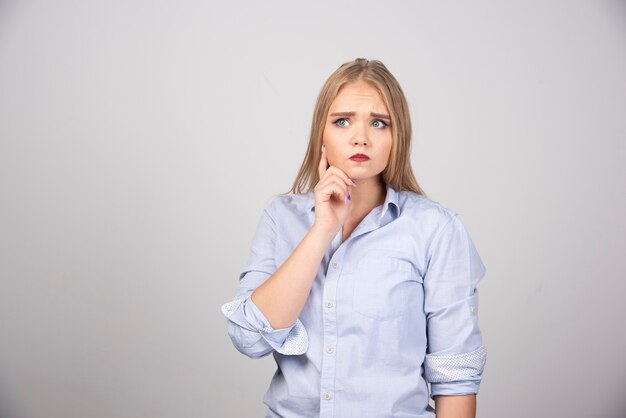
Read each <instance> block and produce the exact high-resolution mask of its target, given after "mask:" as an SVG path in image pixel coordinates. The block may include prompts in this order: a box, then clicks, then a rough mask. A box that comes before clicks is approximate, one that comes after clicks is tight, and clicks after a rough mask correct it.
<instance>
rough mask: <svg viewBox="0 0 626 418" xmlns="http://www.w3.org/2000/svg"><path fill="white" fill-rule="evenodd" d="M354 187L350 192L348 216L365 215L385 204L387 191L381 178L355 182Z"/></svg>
mask: <svg viewBox="0 0 626 418" xmlns="http://www.w3.org/2000/svg"><path fill="white" fill-rule="evenodd" d="M354 182H355V183H356V185H357V186H356V187H352V188H351V190H350V200H351V202H350V216H352V215H353V214H354V215H355V216H357V217H358V216H359V215H360V214H363V213H365V214H367V213H369V212H370V211H371V210H372V209H374V208H375V207H377V206H380V205H382V204H383V203H385V197H386V196H387V189H386V186H385V182H384V181H383V179H382V177H381V176H378V177H375V178H371V179H366V180H355V181H354Z"/></svg>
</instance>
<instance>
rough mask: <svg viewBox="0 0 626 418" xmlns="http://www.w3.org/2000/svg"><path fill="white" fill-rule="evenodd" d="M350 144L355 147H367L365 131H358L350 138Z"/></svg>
mask: <svg viewBox="0 0 626 418" xmlns="http://www.w3.org/2000/svg"><path fill="white" fill-rule="evenodd" d="M352 144H353V145H356V146H363V145H367V133H366V132H365V129H358V130H357V131H356V132H355V133H354V137H353V138H352Z"/></svg>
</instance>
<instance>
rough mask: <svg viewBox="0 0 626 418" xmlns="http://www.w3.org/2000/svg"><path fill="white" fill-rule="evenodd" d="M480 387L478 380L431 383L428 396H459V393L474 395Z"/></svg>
mask: <svg viewBox="0 0 626 418" xmlns="http://www.w3.org/2000/svg"><path fill="white" fill-rule="evenodd" d="M479 388H480V382H474V381H464V382H445V383H431V384H430V397H431V398H433V399H434V398H435V396H438V395H446V396H460V395H475V394H477V393H478V389H479Z"/></svg>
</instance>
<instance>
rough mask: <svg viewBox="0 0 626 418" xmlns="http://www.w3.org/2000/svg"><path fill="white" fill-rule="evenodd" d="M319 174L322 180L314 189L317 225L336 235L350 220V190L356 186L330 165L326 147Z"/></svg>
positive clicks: (323, 151)
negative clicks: (347, 220) (348, 219)
mask: <svg viewBox="0 0 626 418" xmlns="http://www.w3.org/2000/svg"><path fill="white" fill-rule="evenodd" d="M318 172H319V177H320V180H319V182H318V183H317V184H316V185H315V187H314V189H313V191H314V194H315V225H316V226H317V227H319V228H322V230H324V231H325V232H328V233H331V234H333V235H334V234H336V233H337V231H339V229H340V228H341V227H342V226H343V224H344V223H345V221H346V219H347V218H348V213H349V209H350V188H351V187H352V186H355V187H356V184H355V183H354V182H353V181H352V180H351V179H350V178H349V177H348V176H347V175H346V173H344V172H343V171H341V170H340V169H339V168H337V167H334V166H331V165H329V163H328V159H327V158H326V149H325V147H324V146H322V158H320V164H319V166H318Z"/></svg>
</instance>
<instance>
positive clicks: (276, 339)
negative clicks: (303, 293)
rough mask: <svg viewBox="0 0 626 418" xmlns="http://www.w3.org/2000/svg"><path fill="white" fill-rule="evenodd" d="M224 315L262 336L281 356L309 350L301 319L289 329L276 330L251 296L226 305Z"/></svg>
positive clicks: (223, 307) (298, 353)
mask: <svg viewBox="0 0 626 418" xmlns="http://www.w3.org/2000/svg"><path fill="white" fill-rule="evenodd" d="M222 313H223V314H224V315H225V316H226V318H228V319H229V320H230V321H231V322H233V323H234V324H237V325H238V326H240V327H242V328H244V329H246V330H248V331H250V332H256V333H258V334H259V335H261V337H263V339H264V340H265V341H266V342H267V343H268V344H269V345H270V346H271V347H272V348H273V349H274V350H276V352H278V353H280V354H284V355H300V354H304V353H305V352H306V350H307V349H308V346H309V337H308V334H307V332H306V329H305V328H304V325H303V324H302V322H301V321H300V320H299V319H296V322H295V323H294V324H293V325H291V326H289V327H287V328H276V329H274V328H272V326H271V325H270V323H269V321H268V320H267V318H266V317H265V315H263V313H262V312H261V311H260V310H259V308H258V307H257V306H256V305H255V304H254V302H253V301H252V298H251V297H250V296H248V297H244V298H240V299H236V300H234V301H232V302H228V303H225V304H224V305H222Z"/></svg>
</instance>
